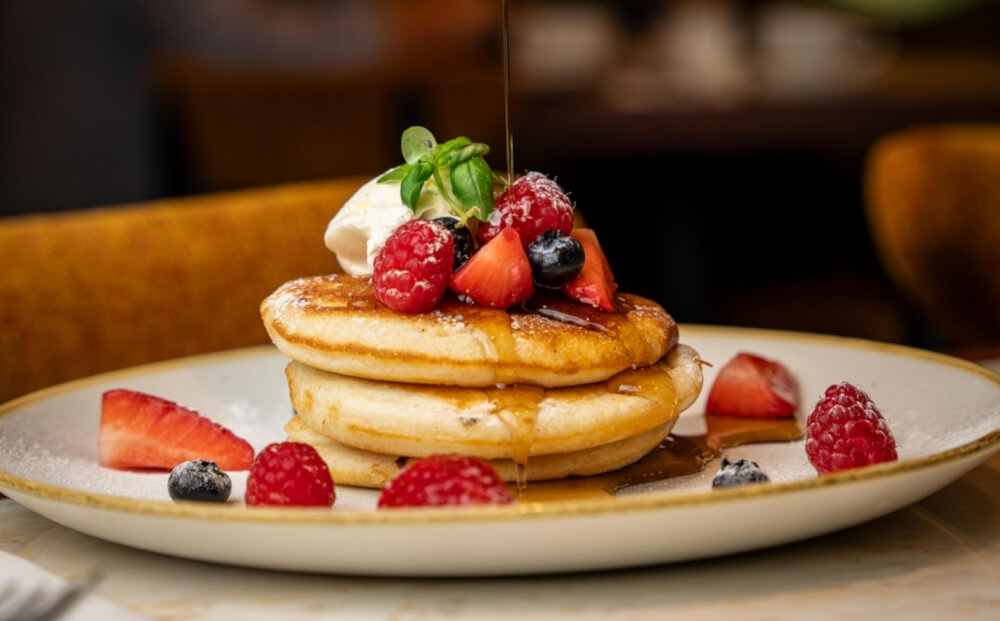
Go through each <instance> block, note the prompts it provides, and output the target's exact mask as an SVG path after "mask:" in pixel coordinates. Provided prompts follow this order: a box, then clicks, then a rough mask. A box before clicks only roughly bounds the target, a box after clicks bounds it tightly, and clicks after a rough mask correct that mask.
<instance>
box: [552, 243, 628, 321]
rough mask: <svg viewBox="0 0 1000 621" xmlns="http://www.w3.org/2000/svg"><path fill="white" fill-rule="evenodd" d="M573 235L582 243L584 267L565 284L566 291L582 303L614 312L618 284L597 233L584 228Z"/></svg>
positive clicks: (564, 290) (563, 288)
mask: <svg viewBox="0 0 1000 621" xmlns="http://www.w3.org/2000/svg"><path fill="white" fill-rule="evenodd" d="M570 236H571V237H573V238H574V239H576V241H578V242H580V245H581V246H583V254H584V259H583V269H581V270H580V273H579V274H577V275H576V278H574V279H573V280H571V281H569V282H568V283H566V284H565V285H563V287H562V290H563V293H565V294H566V295H568V296H569V297H571V298H573V299H574V300H576V301H577V302H579V303H581V304H586V305H587V306H593V307H594V308H599V309H601V310H606V311H614V310H615V292H616V291H618V285H617V284H615V277H614V275H613V274H612V273H611V265H609V264H608V258H607V257H606V256H604V251H603V250H601V244H600V243H599V242H598V241H597V234H596V233H594V231H593V230H592V229H582V228H581V229H573V230H572V231H571V232H570Z"/></svg>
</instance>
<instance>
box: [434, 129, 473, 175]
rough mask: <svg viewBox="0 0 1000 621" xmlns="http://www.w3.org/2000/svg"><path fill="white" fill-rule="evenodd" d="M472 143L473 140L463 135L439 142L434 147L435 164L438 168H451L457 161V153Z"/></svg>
mask: <svg viewBox="0 0 1000 621" xmlns="http://www.w3.org/2000/svg"><path fill="white" fill-rule="evenodd" d="M470 144H472V141H471V140H469V139H468V138H463V137H461V136H460V137H458V138H452V139H451V140H449V141H447V142H445V143H442V144H439V145H438V146H437V148H435V149H434V165H435V166H437V167H438V168H451V167H452V166H453V165H454V164H455V163H456V162H457V160H456V158H455V154H456V153H457V152H458V151H460V150H461V149H463V148H465V147H466V146H468V145H470Z"/></svg>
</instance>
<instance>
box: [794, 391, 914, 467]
mask: <svg viewBox="0 0 1000 621" xmlns="http://www.w3.org/2000/svg"><path fill="white" fill-rule="evenodd" d="M806 455H807V456H808V457H809V463H811V464H812V465H813V467H815V468H816V470H817V471H818V472H820V473H826V472H836V471H838V470H845V469H847V468H858V467H860V466H868V465H870V464H877V463H881V462H885V461H895V460H896V441H895V439H893V437H892V431H890V430H889V424H888V423H887V422H886V420H885V419H884V418H883V417H882V414H881V413H880V412H879V411H878V408H877V407H875V403H874V402H873V401H872V400H871V398H870V397H869V396H868V395H867V393H865V392H864V391H863V390H861V389H860V388H858V387H857V386H854V385H852V384H849V383H847V382H841V383H840V384H834V385H833V386H830V387H829V388H827V389H826V393H825V394H824V395H823V398H822V399H821V400H820V402H819V403H817V404H816V407H815V409H813V411H812V414H810V415H809V418H808V419H807V420H806Z"/></svg>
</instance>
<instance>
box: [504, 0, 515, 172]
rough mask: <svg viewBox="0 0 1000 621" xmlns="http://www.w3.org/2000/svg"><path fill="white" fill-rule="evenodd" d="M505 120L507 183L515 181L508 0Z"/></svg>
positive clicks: (505, 11)
mask: <svg viewBox="0 0 1000 621" xmlns="http://www.w3.org/2000/svg"><path fill="white" fill-rule="evenodd" d="M502 40H503V120H504V147H505V149H506V154H507V185H510V184H511V183H513V181H514V137H513V136H512V135H511V133H510V19H509V15H508V8H507V0H503V34H502Z"/></svg>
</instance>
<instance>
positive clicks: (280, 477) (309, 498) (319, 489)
mask: <svg viewBox="0 0 1000 621" xmlns="http://www.w3.org/2000/svg"><path fill="white" fill-rule="evenodd" d="M336 497H337V494H336V490H335V489H334V484H333V477H331V476H330V470H329V468H327V465H326V462H325V461H323V458H322V457H320V456H319V453H317V452H316V449H314V448H313V447H311V446H309V445H308V444H302V443H300V442H277V443H274V444H269V445H267V446H266V447H264V450H262V451H261V452H260V453H258V454H257V457H256V458H255V459H254V460H253V466H251V468H250V475H249V476H248V477H247V493H246V503H247V505H248V506H253V505H284V506H302V507H308V506H325V507H329V506H331V505H333V501H334V500H335V499H336Z"/></svg>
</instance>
